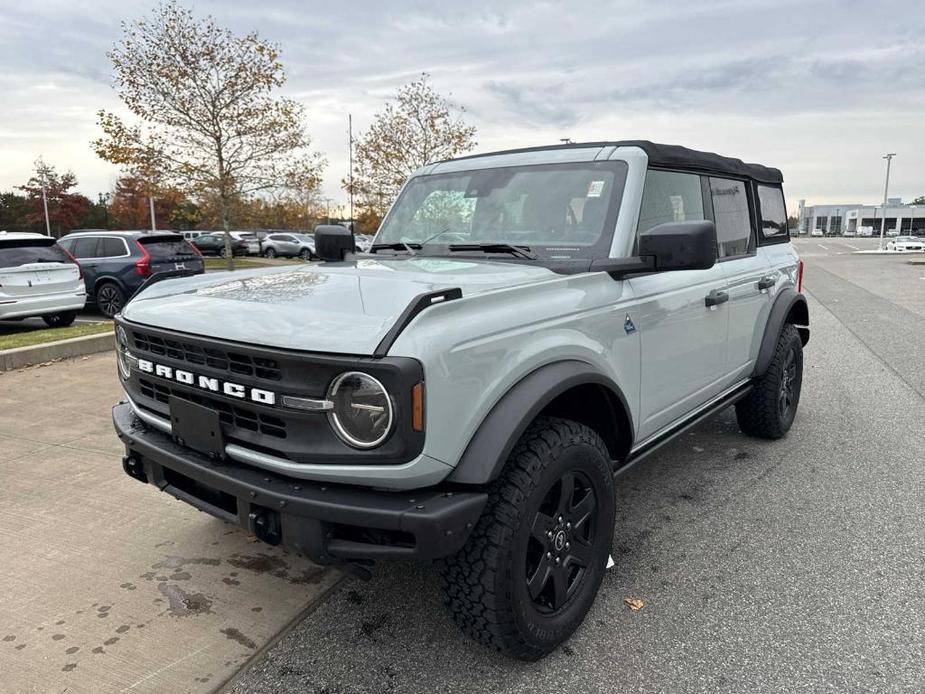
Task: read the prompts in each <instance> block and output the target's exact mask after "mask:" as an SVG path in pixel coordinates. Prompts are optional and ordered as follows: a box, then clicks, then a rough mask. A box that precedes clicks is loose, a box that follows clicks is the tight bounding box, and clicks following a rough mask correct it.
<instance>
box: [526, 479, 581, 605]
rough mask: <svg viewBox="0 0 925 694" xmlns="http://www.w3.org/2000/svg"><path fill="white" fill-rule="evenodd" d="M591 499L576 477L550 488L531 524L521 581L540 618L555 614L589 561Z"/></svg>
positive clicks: (574, 586) (578, 580)
mask: <svg viewBox="0 0 925 694" xmlns="http://www.w3.org/2000/svg"><path fill="white" fill-rule="evenodd" d="M596 510H597V498H596V496H595V493H594V487H593V486H591V483H590V481H589V480H588V479H587V477H586V476H585V475H584V474H583V473H580V472H571V471H570V472H566V473H565V474H563V475H562V477H560V478H559V479H558V480H557V481H556V482H554V483H553V484H552V485H551V486H550V488H549V490H548V491H547V492H546V495H545V497H544V498H543V501H542V502H541V504H540V510H538V511H537V512H536V515H535V516H534V518H533V525H532V528H531V533H530V540H529V542H528V546H527V557H526V572H525V577H524V578H525V580H526V584H527V592H528V593H529V595H530V599H531V601H532V602H533V604H534V605H536V607H537V609H538V610H539V611H540V612H545V613H552V612H558V611H560V610H561V609H562V608H563V607H565V605H566V604H567V603H568V601H569V599H570V598H571V597H572V596H573V595H575V592H576V591H577V590H578V588H579V587H580V585H581V582H582V580H584V578H585V576H586V575H587V572H588V568H589V567H590V566H591V564H592V561H593V558H594V552H593V549H594V539H595V534H596V530H597V529H596V527H595V511H596Z"/></svg>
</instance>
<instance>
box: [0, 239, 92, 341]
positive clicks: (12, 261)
mask: <svg viewBox="0 0 925 694" xmlns="http://www.w3.org/2000/svg"><path fill="white" fill-rule="evenodd" d="M86 303H87V290H86V289H85V288H84V280H83V271H82V270H81V269H80V266H79V265H78V264H77V261H76V260H74V258H73V257H71V256H70V255H69V254H68V253H67V251H65V250H64V249H63V248H62V247H61V246H59V245H58V244H57V242H56V241H55V240H54V239H53V238H51V237H49V236H44V235H42V234H31V233H8V232H5V231H0V319H4V318H17V319H18V318H28V317H32V316H41V317H42V320H44V321H45V323H46V325H48V326H50V327H53V328H59V327H64V326H67V325H70V324H71V323H73V322H74V319H75V318H76V317H77V312H78V311H79V310H80V309H82V308H83V307H84V304H86Z"/></svg>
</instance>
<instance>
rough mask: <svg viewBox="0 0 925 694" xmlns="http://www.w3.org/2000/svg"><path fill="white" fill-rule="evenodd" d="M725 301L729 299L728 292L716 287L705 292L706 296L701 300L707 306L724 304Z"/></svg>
mask: <svg viewBox="0 0 925 694" xmlns="http://www.w3.org/2000/svg"><path fill="white" fill-rule="evenodd" d="M727 301H729V292H721V291H720V290H718V289H714V290H713V291H712V292H710V293H709V294H707V296H706V298H705V299H704V300H703V302H704V303H705V304H706V305H707V306H708V307H709V308H712V307H714V306H719V305H720V304H725V303H726V302H727Z"/></svg>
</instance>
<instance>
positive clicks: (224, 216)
mask: <svg viewBox="0 0 925 694" xmlns="http://www.w3.org/2000/svg"><path fill="white" fill-rule="evenodd" d="M122 29H123V36H122V38H121V40H120V41H119V42H118V43H117V44H116V46H115V47H114V48H113V50H112V51H110V52H109V53H108V55H109V58H110V59H111V60H112V64H113V68H114V71H115V88H116V90H117V91H118V93H119V97H120V98H121V100H122V102H123V103H124V104H125V105H126V106H127V107H128V109H129V110H130V111H131V112H132V113H133V114H134V115H135V116H136V117H137V118H138V119H139V121H140V122H138V123H135V124H127V123H125V122H123V121H122V120H121V119H120V118H119V117H118V116H116V115H115V114H112V113H107V112H104V111H100V113H99V124H100V127H101V128H102V130H103V136H102V137H101V138H99V139H98V140H96V141H95V142H94V143H93V146H94V149H95V150H96V153H97V154H98V155H99V156H100V157H102V158H103V159H106V160H107V161H111V162H113V163H116V164H121V165H126V166H128V167H129V168H130V169H132V170H134V171H139V170H141V171H144V172H146V174H150V175H152V176H153V175H154V174H153V172H154V171H156V172H157V177H158V178H159V180H160V179H165V180H169V181H170V182H171V183H173V184H175V185H180V186H182V187H184V188H186V189H188V190H190V191H191V192H193V193H196V194H200V195H207V196H210V197H213V198H214V199H215V200H216V201H217V202H218V205H219V208H220V213H221V221H222V227H223V228H224V230H225V232H226V234H225V251H226V256H227V258H228V267H229V269H231V268H233V267H234V264H233V258H232V253H231V241H230V236H229V235H228V233H227V232H228V231H229V229H230V228H231V222H232V219H231V217H232V211H233V209H234V203H235V202H240V201H242V200H244V199H246V198H247V197H248V196H251V195H254V194H260V193H263V192H267V191H272V190H276V189H281V188H284V187H287V186H291V185H295V184H297V185H298V187H299V189H306V188H314V187H317V186H318V185H319V183H320V180H321V172H322V170H323V168H324V160H323V159H322V158H321V157H320V156H319V155H317V154H315V153H312V152H310V151H309V144H310V139H309V137H308V135H307V134H306V132H305V125H304V121H305V118H304V109H303V107H302V105H301V104H298V103H297V102H295V101H293V100H291V99H288V98H285V97H280V96H278V95H277V94H276V91H277V90H278V89H279V88H280V87H281V86H282V85H283V83H284V82H285V73H284V71H283V66H282V63H280V59H279V58H280V49H279V47H278V46H276V45H275V44H272V43H268V42H266V41H264V40H263V39H261V38H260V37H259V36H258V35H257V34H256V33H255V32H251V33H248V34H246V35H244V36H237V35H235V34H233V33H232V32H230V31H229V30H227V29H223V28H221V27H219V26H218V25H216V23H215V20H214V19H213V18H212V17H206V18H205V19H197V18H196V17H195V16H194V15H193V13H192V12H190V11H189V10H187V9H185V8H184V7H182V6H181V5H179V4H178V3H177V2H175V1H174V0H168V1H167V2H164V3H163V4H161V5H159V6H158V7H157V8H156V9H155V10H154V11H153V14H152V15H151V17H150V18H148V19H140V20H137V21H135V22H133V23H131V24H124V23H123V25H122Z"/></svg>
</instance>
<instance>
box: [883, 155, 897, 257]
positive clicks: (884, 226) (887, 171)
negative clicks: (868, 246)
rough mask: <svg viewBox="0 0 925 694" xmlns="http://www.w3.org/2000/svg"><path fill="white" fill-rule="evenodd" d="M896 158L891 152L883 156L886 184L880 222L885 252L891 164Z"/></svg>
mask: <svg viewBox="0 0 925 694" xmlns="http://www.w3.org/2000/svg"><path fill="white" fill-rule="evenodd" d="M895 156H896V152H891V153H890V154H885V155H884V156H883V158H884V159H886V183H885V184H884V185H883V218H882V219H881V220H880V250H881V251H882V250H883V232H884V231H886V198H887V194H888V192H889V190H890V163H891V162H892V161H893V157H895Z"/></svg>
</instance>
